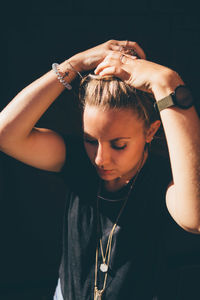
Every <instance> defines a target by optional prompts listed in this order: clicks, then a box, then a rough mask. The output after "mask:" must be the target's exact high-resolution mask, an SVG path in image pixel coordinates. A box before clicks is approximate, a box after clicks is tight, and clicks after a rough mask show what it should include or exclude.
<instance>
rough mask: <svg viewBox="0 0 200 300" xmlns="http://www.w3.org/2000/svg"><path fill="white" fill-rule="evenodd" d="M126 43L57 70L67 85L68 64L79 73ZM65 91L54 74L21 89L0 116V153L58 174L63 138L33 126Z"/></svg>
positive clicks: (77, 57) (112, 44)
mask: <svg viewBox="0 0 200 300" xmlns="http://www.w3.org/2000/svg"><path fill="white" fill-rule="evenodd" d="M125 44H126V41H115V40H111V41H108V42H106V43H103V44H101V45H99V46H96V47H94V48H91V49H89V50H86V51H84V52H81V53H78V54H76V55H74V56H73V57H71V58H70V59H68V60H66V61H64V62H63V63H62V64H61V65H60V70H61V71H62V73H65V72H66V71H68V72H69V76H67V77H66V78H65V79H66V81H67V82H68V83H70V82H71V81H72V80H73V79H74V78H75V76H76V73H75V72H74V71H73V69H72V68H70V65H69V62H70V63H71V65H73V67H74V68H75V69H76V70H77V71H79V72H82V71H86V70H91V69H94V68H95V67H96V66H97V65H98V64H99V63H100V62H101V61H102V60H103V59H104V58H105V56H106V55H107V54H108V53H110V52H112V51H113V50H119V48H120V46H121V45H125ZM64 89H65V88H64V86H63V85H62V84H61V83H60V82H59V81H58V79H57V76H56V74H55V73H54V72H53V71H50V72H48V73H47V74H45V75H44V76H42V77H41V78H39V79H37V80H36V81H34V82H33V83H31V84H30V85H29V86H27V87H26V88H25V89H23V90H22V91H21V92H20V93H19V94H18V95H17V96H16V97H15V98H14V99H13V100H12V101H11V102H10V103H9V104H8V105H7V107H6V108H5V109H4V110H3V111H2V112H1V113H0V150H1V151H3V152H5V153H6V154H8V155H10V156H12V157H14V158H16V159H18V160H20V161H22V162H24V163H26V164H29V165H31V166H34V167H37V168H40V169H44V170H50V171H59V170H60V169H61V167H62V166H63V164H64V162H65V157H66V149H65V144H64V141H63V139H62V138H61V137H60V136H59V135H58V134H56V133H55V132H53V131H51V130H48V129H41V128H35V127H34V126H35V124H36V122H37V121H38V120H39V118H40V117H41V116H42V115H43V113H44V112H45V111H46V110H47V108H48V107H49V106H50V105H51V104H52V103H53V102H54V101H55V100H56V98H57V97H58V96H59V95H60V93H62V92H63V91H64ZM66 97H67V95H66Z"/></svg>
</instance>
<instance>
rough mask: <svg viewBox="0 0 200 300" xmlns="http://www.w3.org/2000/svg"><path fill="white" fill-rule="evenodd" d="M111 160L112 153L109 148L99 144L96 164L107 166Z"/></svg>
mask: <svg viewBox="0 0 200 300" xmlns="http://www.w3.org/2000/svg"><path fill="white" fill-rule="evenodd" d="M109 162H110V153H109V149H108V147H106V146H103V145H101V144H99V145H98V148H97V152H96V157H95V164H96V165H97V166H98V167H102V166H104V167H105V166H107V165H109Z"/></svg>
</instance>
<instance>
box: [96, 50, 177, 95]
mask: <svg viewBox="0 0 200 300" xmlns="http://www.w3.org/2000/svg"><path fill="white" fill-rule="evenodd" d="M95 74H99V75H100V76H107V75H113V76H116V77H118V78H120V79H121V80H123V81H125V82H126V83H127V84H129V85H131V86H133V87H134V88H136V89H139V90H142V91H145V92H149V93H153V94H154V96H155V98H156V99H160V98H162V97H165V96H166V95H168V94H169V93H170V92H172V91H173V90H174V89H175V87H176V86H177V85H179V84H183V81H182V80H181V78H180V77H179V75H178V74H177V73H176V72H175V71H173V70H171V69H169V68H167V67H165V66H162V65H159V64H156V63H153V62H150V61H147V60H145V59H138V58H137V57H136V56H131V55H128V54H125V53H122V52H117V51H116V52H115V51H114V52H112V53H110V54H109V55H107V56H106V57H105V59H104V60H103V61H102V62H101V63H100V64H99V65H98V66H97V68H96V69H95Z"/></svg>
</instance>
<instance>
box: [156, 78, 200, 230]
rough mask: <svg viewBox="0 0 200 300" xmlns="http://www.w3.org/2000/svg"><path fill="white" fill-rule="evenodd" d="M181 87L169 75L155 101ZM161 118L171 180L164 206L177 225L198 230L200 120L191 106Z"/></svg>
mask: <svg viewBox="0 0 200 300" xmlns="http://www.w3.org/2000/svg"><path fill="white" fill-rule="evenodd" d="M173 78H174V80H173ZM180 84H183V82H182V80H181V79H180V77H179V76H178V75H177V74H175V73H173V72H172V77H171V78H170V80H169V81H168V82H167V83H166V85H165V86H164V87H161V88H158V89H157V90H156V92H155V97H156V99H157V100H159V99H161V98H163V97H165V96H167V95H168V94H169V93H170V92H172V91H174V89H175V88H176V86H177V85H180ZM160 115H161V119H162V123H163V127H164V130H165V135H166V139H167V144H168V148H169V155H170V161H171V167H172V173H173V180H174V186H173V188H172V189H171V191H169V197H168V199H167V200H168V201H167V205H168V208H169V211H170V213H171V214H172V216H173V217H174V219H175V220H176V221H177V222H178V223H179V224H180V225H182V226H183V227H185V228H186V229H189V230H190V229H191V230H194V231H197V230H198V228H200V120H199V117H198V115H197V113H196V111H195V109H194V107H192V108H190V109H187V110H183V109H180V108H177V107H172V108H167V109H164V110H162V111H161V113H160Z"/></svg>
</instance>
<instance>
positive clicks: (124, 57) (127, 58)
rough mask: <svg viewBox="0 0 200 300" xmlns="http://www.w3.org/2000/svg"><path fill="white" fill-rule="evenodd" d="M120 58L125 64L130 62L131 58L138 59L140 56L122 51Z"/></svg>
mask: <svg viewBox="0 0 200 300" xmlns="http://www.w3.org/2000/svg"><path fill="white" fill-rule="evenodd" d="M119 59H120V61H121V62H122V63H123V64H127V63H129V62H130V59H131V60H135V59H138V57H137V56H133V55H129V54H126V53H122V54H121V56H120V58H119Z"/></svg>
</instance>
